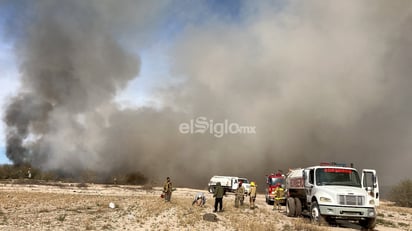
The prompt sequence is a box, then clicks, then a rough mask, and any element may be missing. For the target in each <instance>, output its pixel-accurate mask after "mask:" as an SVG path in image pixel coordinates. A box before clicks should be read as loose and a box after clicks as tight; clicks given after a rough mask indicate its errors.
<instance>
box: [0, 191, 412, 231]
mask: <svg viewBox="0 0 412 231" xmlns="http://www.w3.org/2000/svg"><path fill="white" fill-rule="evenodd" d="M196 192H197V190H191V189H178V190H177V191H175V192H174V193H173V196H172V201H171V202H170V203H169V202H165V201H164V200H163V199H162V198H160V189H159V188H153V187H150V188H145V187H132V186H121V185H118V186H116V187H107V186H105V185H102V186H99V185H94V184H91V185H89V186H88V187H80V188H79V187H78V186H77V185H75V184H72V185H65V186H64V187H59V186H31V185H30V187H29V186H27V187H26V186H23V185H13V186H4V185H3V187H1V188H0V230H55V229H61V230H79V229H80V230H123V229H124V230H137V229H139V230H257V231H259V230H283V231H288V230H308V231H322V230H335V229H338V230H339V228H334V227H319V226H316V225H312V224H310V223H309V220H308V219H303V218H289V217H287V216H286V215H285V214H284V211H282V212H278V211H272V206H268V205H266V204H265V202H264V198H263V197H262V198H259V199H260V200H258V201H257V202H256V204H257V206H258V208H256V209H254V210H250V209H249V208H248V203H247V202H246V203H245V205H244V206H243V207H242V208H235V207H234V197H233V195H229V196H227V197H225V198H224V199H223V208H224V212H221V213H216V216H217V218H218V221H217V222H209V221H205V220H203V215H204V214H206V213H211V212H212V210H213V204H214V199H213V198H211V195H210V194H206V196H207V199H208V200H207V202H206V205H205V206H204V207H197V206H192V205H191V204H192V203H191V202H192V198H193V196H194V195H195V194H196ZM247 200H248V198H246V201H247ZM110 202H113V203H114V204H115V208H114V209H111V208H109V206H108V205H109V203H110ZM386 207H388V208H390V209H388V210H387V209H382V210H380V211H379V216H378V217H379V218H380V219H381V220H380V228H379V229H378V230H385V228H389V227H397V228H398V229H402V230H410V227H411V225H410V224H411V220H412V215H411V214H412V213H409V211H403V210H402V212H395V211H393V210H392V207H390V206H389V205H384V208H386ZM392 224H393V225H392ZM346 230H347V229H346Z"/></svg>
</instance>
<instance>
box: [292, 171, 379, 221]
mask: <svg viewBox="0 0 412 231" xmlns="http://www.w3.org/2000/svg"><path fill="white" fill-rule="evenodd" d="M286 192H287V193H286V214H287V215H288V216H300V215H301V214H303V215H305V214H306V215H308V216H310V217H311V220H312V222H313V223H318V224H320V223H326V222H328V223H334V222H336V220H337V219H345V220H353V221H358V222H359V224H360V225H361V226H362V227H364V228H366V229H373V228H374V227H375V225H376V215H377V214H376V206H378V205H379V185H378V177H377V175H376V171H375V170H372V169H364V170H362V174H361V176H359V173H358V171H357V170H356V169H354V168H348V167H342V166H335V165H329V166H326V165H320V166H313V167H308V168H299V169H293V170H291V171H290V172H289V173H288V174H287V176H286Z"/></svg>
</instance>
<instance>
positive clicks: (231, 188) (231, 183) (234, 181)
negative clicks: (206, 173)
mask: <svg viewBox="0 0 412 231" xmlns="http://www.w3.org/2000/svg"><path fill="white" fill-rule="evenodd" d="M239 181H242V185H243V187H245V193H246V194H248V193H249V192H250V183H249V180H248V179H247V178H244V177H237V176H213V177H212V178H210V181H209V184H208V190H209V192H210V193H214V192H215V187H216V184H217V182H220V184H221V185H222V187H223V189H224V190H225V192H235V191H236V189H237V188H238V186H239Z"/></svg>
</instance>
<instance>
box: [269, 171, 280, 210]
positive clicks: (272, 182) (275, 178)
mask: <svg viewBox="0 0 412 231" xmlns="http://www.w3.org/2000/svg"><path fill="white" fill-rule="evenodd" d="M281 185H283V187H284V185H285V175H284V174H283V173H282V172H281V171H278V172H277V173H272V174H270V175H267V176H266V193H265V195H266V203H268V204H270V205H273V203H274V202H275V190H276V188H278V187H280V186H281Z"/></svg>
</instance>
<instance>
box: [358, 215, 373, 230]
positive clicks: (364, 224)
mask: <svg viewBox="0 0 412 231" xmlns="http://www.w3.org/2000/svg"><path fill="white" fill-rule="evenodd" d="M359 225H361V226H362V227H363V228H365V229H367V230H372V229H374V228H375V226H376V218H366V219H365V220H360V221H359Z"/></svg>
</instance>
